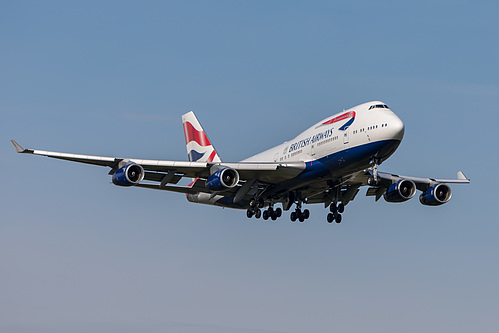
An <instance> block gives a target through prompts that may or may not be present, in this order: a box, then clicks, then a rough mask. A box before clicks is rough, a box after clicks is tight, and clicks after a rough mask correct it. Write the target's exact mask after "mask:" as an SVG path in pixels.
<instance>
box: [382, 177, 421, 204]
mask: <svg viewBox="0 0 499 333" xmlns="http://www.w3.org/2000/svg"><path fill="white" fill-rule="evenodd" d="M414 194H416V184H414V182H413V181H412V180H409V179H402V180H399V181H398V182H396V183H393V184H392V185H390V187H389V188H388V189H387V190H386V192H385V194H384V198H385V200H386V201H387V202H404V201H407V200H409V199H411V198H412V197H413V196H414Z"/></svg>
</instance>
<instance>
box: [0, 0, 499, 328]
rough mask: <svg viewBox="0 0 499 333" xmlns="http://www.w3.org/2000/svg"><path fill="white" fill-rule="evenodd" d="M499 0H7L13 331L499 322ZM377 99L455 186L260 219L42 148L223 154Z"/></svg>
mask: <svg viewBox="0 0 499 333" xmlns="http://www.w3.org/2000/svg"><path fill="white" fill-rule="evenodd" d="M498 7H499V5H498V4H497V2H494V1H474V2H468V1H419V2H417V3H416V2H412V1H410V2H409V1H378V2H372V1H356V2H351V1H335V2H330V1H307V2H300V1H251V2H250V1H210V2H207V1H170V2H152V1H151V2H146V3H143V4H139V3H136V2H128V1H119V2H118V1H116V2H113V1H86V2H82V3H71V2H65V1H60V2H58V1H45V2H36V1H33V2H29V1H16V2H10V3H9V2H3V3H1V4H0V114H1V115H2V121H1V122H0V139H1V140H0V142H1V144H0V149H1V156H2V162H3V163H2V166H3V173H2V174H3V177H2V179H3V181H2V186H1V190H0V191H1V192H0V193H1V198H2V200H1V204H0V207H1V211H2V213H1V215H0V216H1V223H0V276H1V279H0V332H23V333H24V332H27V333H28V332H67V331H68V330H71V331H72V332H88V331H92V332H137V331H145V332H185V333H197V332H236V333H256V332H258V333H260V332H290V333H294V332H312V331H313V332H326V331H327V332H329V331H333V330H334V331H340V332H365V331H370V332H400V331H404V332H421V331H429V332H469V331H472V330H473V331H480V332H497V330H498V329H499V324H498V321H497V317H498V314H499V301H498V300H499V282H498V281H499V267H498V265H497V253H498V251H499V245H498V242H497V238H498V234H499V226H498V224H497V213H496V210H495V205H496V201H497V193H496V192H497V188H498V185H499V184H498V180H497V179H498V177H496V176H495V174H494V170H495V166H496V165H497V164H498V163H499V158H498V153H497V151H498V149H497V142H498V139H497V135H496V133H497V130H496V127H497V123H498V122H499V117H498V112H497V111H498V110H497V100H498V98H499V79H498V78H499V75H498V74H499V73H498V67H497V59H499V44H498V43H497V31H498V29H499V23H498V22H497V19H496V13H497V12H498V11H499V8H498ZM369 100H382V101H384V102H386V103H387V104H388V105H390V106H391V108H392V109H393V110H394V112H396V113H397V114H398V115H399V116H400V117H401V118H402V120H403V121H404V123H405V125H406V134H405V138H404V141H403V143H402V145H401V146H400V147H399V149H398V151H397V152H396V153H395V154H394V155H393V157H392V158H391V159H390V160H388V161H386V162H385V163H383V165H382V166H381V169H382V170H383V171H389V172H396V173H401V174H409V175H413V176H431V177H439V178H444V177H445V178H447V177H448V178H450V177H454V176H455V174H456V172H457V171H458V170H463V171H464V172H465V174H466V175H467V176H468V177H470V178H471V179H472V184H471V185H468V186H454V187H453V198H452V200H451V201H450V202H449V203H448V204H447V205H444V206H441V207H438V208H434V207H424V206H422V205H420V204H419V202H418V200H417V199H413V200H411V201H409V202H407V203H404V204H400V205H398V204H388V203H385V202H384V201H380V202H378V203H375V202H373V200H372V198H366V197H365V196H364V191H362V192H361V194H359V196H358V197H357V198H356V199H355V201H354V202H352V203H351V204H349V205H348V206H347V209H346V212H345V214H344V223H342V224H341V225H335V224H334V225H329V224H328V223H326V221H325V217H326V210H325V209H323V207H322V206H319V205H316V206H312V207H311V208H310V209H311V216H312V217H311V219H310V220H309V221H308V222H307V223H302V224H299V223H291V222H290V221H289V220H288V217H287V215H286V216H285V217H284V218H282V219H281V220H280V222H277V223H273V222H268V221H266V222H264V221H256V220H254V219H253V220H247V219H246V217H245V213H244V212H241V211H234V210H228V209H221V208H217V207H209V206H203V205H194V204H191V203H188V202H187V201H186V200H185V197H183V196H182V195H177V194H174V193H163V192H161V193H159V192H156V191H147V190H143V189H133V188H130V189H124V188H117V187H115V186H113V185H112V184H110V178H109V176H108V175H107V171H108V170H107V169H104V168H100V167H93V166H86V165H78V164H74V163H70V162H63V161H57V160H51V159H46V158H41V157H38V158H37V157H33V156H21V155H17V154H15V152H14V150H13V148H12V146H11V144H10V142H9V140H10V139H16V140H17V141H18V142H19V143H21V144H22V145H23V146H26V147H29V148H40V149H47V150H56V151H64V152H76V153H88V154H94V155H107V156H133V157H144V158H155V159H175V160H185V159H186V150H185V142H184V138H183V132H182V126H181V119H180V116H181V115H182V114H183V113H185V112H187V111H189V110H194V111H195V112H196V114H197V116H198V118H199V120H200V121H201V123H202V124H203V126H204V128H205V130H206V131H207V133H208V135H209V136H210V139H211V141H212V142H213V144H214V145H215V147H216V148H217V150H218V152H219V154H220V155H221V157H222V159H224V160H227V161H237V160H241V159H243V158H246V157H248V156H250V155H252V154H255V153H257V152H259V151H261V150H264V149H266V148H269V147H271V146H273V145H277V144H279V143H281V142H283V141H285V140H287V139H289V138H292V137H293V136H294V135H296V134H297V133H299V132H300V131H301V130H303V129H305V128H307V127H308V126H309V125H311V124H313V123H315V122H316V121H318V120H320V119H323V118H325V117H327V116H329V115H331V114H334V113H337V112H339V111H341V110H342V109H343V108H348V107H351V106H354V105H356V104H360V103H363V102H366V101H369Z"/></svg>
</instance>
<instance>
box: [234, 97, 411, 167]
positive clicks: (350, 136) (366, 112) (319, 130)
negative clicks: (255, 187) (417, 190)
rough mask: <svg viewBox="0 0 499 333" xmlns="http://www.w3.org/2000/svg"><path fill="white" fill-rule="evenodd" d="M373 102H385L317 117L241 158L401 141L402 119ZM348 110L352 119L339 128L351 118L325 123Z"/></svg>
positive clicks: (280, 157) (277, 158) (295, 157)
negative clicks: (287, 137) (296, 132)
mask: <svg viewBox="0 0 499 333" xmlns="http://www.w3.org/2000/svg"><path fill="white" fill-rule="evenodd" d="M377 105H378V106H381V105H382V106H386V105H385V104H384V103H383V102H379V101H374V102H369V103H364V104H361V105H358V106H355V107H353V108H350V109H348V110H344V111H343V112H341V113H338V114H336V115H333V116H331V117H328V118H325V119H323V120H321V121H319V122H318V123H316V124H315V125H313V126H311V127H310V128H308V129H307V130H306V131H304V132H302V133H301V134H299V135H298V136H297V137H295V138H294V139H292V140H290V141H286V142H284V143H282V144H280V145H279V146H276V147H273V148H270V149H268V150H266V151H264V152H261V153H259V154H257V155H254V156H251V157H249V158H247V159H245V160H243V161H242V162H293V161H305V162H307V161H313V160H317V159H320V158H323V157H325V156H328V155H331V154H334V153H338V152H340V151H342V150H345V149H350V148H355V147H359V146H362V145H365V144H368V143H371V142H379V141H386V140H398V141H401V140H402V137H403V135H404V124H403V122H402V120H400V118H399V117H397V115H396V114H395V113H393V112H392V111H391V110H390V109H388V108H386V107H383V108H380V107H374V108H371V106H377ZM369 108H371V109H369ZM351 112H355V117H354V121H353V123H352V124H351V125H350V126H349V127H348V128H346V129H344V130H341V129H340V128H341V127H342V125H344V124H345V123H346V122H348V120H349V119H351V118H348V119H343V120H339V121H336V122H333V123H328V122H330V121H331V120H333V119H335V118H338V117H340V116H341V115H345V114H348V113H351ZM324 123H326V124H324Z"/></svg>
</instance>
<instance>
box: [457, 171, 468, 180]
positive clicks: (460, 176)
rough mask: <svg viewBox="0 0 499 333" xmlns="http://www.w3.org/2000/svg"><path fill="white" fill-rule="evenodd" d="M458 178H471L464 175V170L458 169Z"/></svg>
mask: <svg viewBox="0 0 499 333" xmlns="http://www.w3.org/2000/svg"><path fill="white" fill-rule="evenodd" d="M457 179H459V180H469V179H468V178H466V176H465V175H464V173H463V172H462V171H458V172H457Z"/></svg>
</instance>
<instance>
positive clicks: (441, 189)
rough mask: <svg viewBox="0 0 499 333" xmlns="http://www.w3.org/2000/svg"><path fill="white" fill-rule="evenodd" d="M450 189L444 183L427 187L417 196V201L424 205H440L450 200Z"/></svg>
mask: <svg viewBox="0 0 499 333" xmlns="http://www.w3.org/2000/svg"><path fill="white" fill-rule="evenodd" d="M451 196H452V191H451V190H450V187H449V186H447V185H445V184H437V185H435V186H432V187H429V188H428V189H427V190H426V192H424V193H422V194H421V195H420V196H419V202H421V203H422V204H423V205H425V206H440V205H443V204H444V203H446V202H447V201H449V200H450V198H451Z"/></svg>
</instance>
